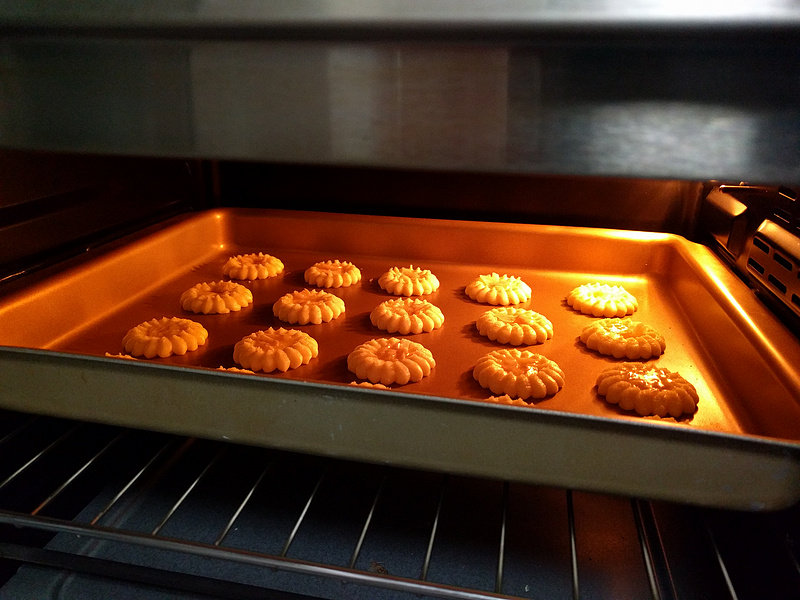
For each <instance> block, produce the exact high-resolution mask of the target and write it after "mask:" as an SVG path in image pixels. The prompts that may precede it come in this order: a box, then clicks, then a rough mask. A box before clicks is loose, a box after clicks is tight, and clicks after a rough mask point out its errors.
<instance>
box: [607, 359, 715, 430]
mask: <svg viewBox="0 0 800 600" xmlns="http://www.w3.org/2000/svg"><path fill="white" fill-rule="evenodd" d="M597 393H598V395H600V396H603V397H605V400H606V402H609V403H610V404H617V405H618V406H619V407H620V408H622V409H624V410H632V411H635V412H636V414H638V415H641V416H643V417H644V416H650V415H653V416H656V415H657V416H659V417H666V416H670V417H675V418H678V417H680V416H682V415H691V414H694V413H695V412H696V411H697V404H698V402H699V397H698V395H697V390H696V389H695V387H694V386H693V385H692V384H691V383H689V382H688V381H686V379H684V378H683V377H681V375H679V374H678V373H673V372H672V371H668V370H667V369H663V368H656V367H649V366H647V365H643V364H640V363H620V364H618V365H615V366H613V367H611V368H609V369H606V370H605V371H603V372H602V373H600V375H599V376H598V377H597Z"/></svg>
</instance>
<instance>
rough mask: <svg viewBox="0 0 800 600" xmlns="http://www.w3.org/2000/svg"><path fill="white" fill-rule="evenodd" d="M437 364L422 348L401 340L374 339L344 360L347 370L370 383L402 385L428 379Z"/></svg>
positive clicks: (393, 338) (423, 347) (427, 351)
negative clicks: (424, 378)
mask: <svg viewBox="0 0 800 600" xmlns="http://www.w3.org/2000/svg"><path fill="white" fill-rule="evenodd" d="M435 366H436V361H435V360H434V359H433V354H431V351H430V350H428V349H427V348H426V347H425V346H423V345H422V344H418V343H416V342H412V341H410V340H408V339H400V338H395V337H392V338H375V339H372V340H369V341H368V342H364V343H363V344H361V345H359V346H357V347H356V349H355V350H353V351H352V352H351V353H350V354H349V355H348V356H347V369H348V370H349V371H351V372H353V373H355V375H356V377H358V378H359V379H368V380H369V381H370V382H372V383H382V384H383V385H391V384H393V383H397V384H399V385H405V384H406V383H413V382H416V381H420V380H421V379H422V378H423V377H426V376H428V375H430V373H431V370H432V369H433V367H435Z"/></svg>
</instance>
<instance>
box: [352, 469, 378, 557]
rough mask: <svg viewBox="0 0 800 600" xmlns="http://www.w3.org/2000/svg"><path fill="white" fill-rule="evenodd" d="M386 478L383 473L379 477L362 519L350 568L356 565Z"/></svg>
mask: <svg viewBox="0 0 800 600" xmlns="http://www.w3.org/2000/svg"><path fill="white" fill-rule="evenodd" d="M386 479H387V475H386V474H384V475H383V478H382V479H381V483H380V485H379V486H378V490H377V491H376V492H375V497H374V498H373V500H372V506H370V509H369V513H368V514H367V518H366V520H365V521H364V526H363V527H362V528H361V535H359V536H358V541H357V542H356V547H355V549H354V550H353V555H352V556H351V557H350V562H349V563H348V565H347V566H348V567H349V568H350V569H352V568H354V567H355V565H356V561H357V560H358V555H359V553H360V552H361V546H362V545H363V544H364V538H365V537H367V530H368V529H369V526H370V523H372V517H373V515H374V514H375V507H376V506H378V500H380V497H381V493H382V492H383V488H384V486H385V485H386Z"/></svg>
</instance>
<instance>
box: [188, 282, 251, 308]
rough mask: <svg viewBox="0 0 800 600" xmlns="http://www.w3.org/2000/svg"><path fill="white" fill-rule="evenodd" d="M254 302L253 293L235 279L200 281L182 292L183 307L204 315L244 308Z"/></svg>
mask: <svg viewBox="0 0 800 600" xmlns="http://www.w3.org/2000/svg"><path fill="white" fill-rule="evenodd" d="M252 302H253V293H252V292H251V291H250V290H248V289H247V288H246V287H244V286H243V285H241V284H239V283H234V282H233V281H211V282H203V283H198V284H197V285H195V286H192V287H190V288H189V289H188V290H186V291H185V292H183V294H181V300H180V303H181V308H183V310H188V311H190V312H193V313H200V314H204V315H212V314H219V315H222V314H226V313H229V312H235V311H239V310H242V309H243V308H244V307H246V306H249V305H250V304H251V303H252Z"/></svg>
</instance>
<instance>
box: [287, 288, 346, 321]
mask: <svg viewBox="0 0 800 600" xmlns="http://www.w3.org/2000/svg"><path fill="white" fill-rule="evenodd" d="M343 312H344V300H342V299H341V298H339V296H335V295H334V294H331V293H329V292H323V291H322V290H295V291H294V292H289V293H288V294H284V295H283V296H281V297H280V298H278V301H277V302H275V304H274V305H273V306H272V313H273V314H274V315H275V316H276V317H278V318H279V319H280V320H281V321H286V322H287V323H294V324H297V325H307V324H308V323H313V324H314V325H319V324H320V323H327V322H328V321H332V320H333V319H335V318H336V317H338V316H339V315H341V314H342V313H343Z"/></svg>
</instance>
